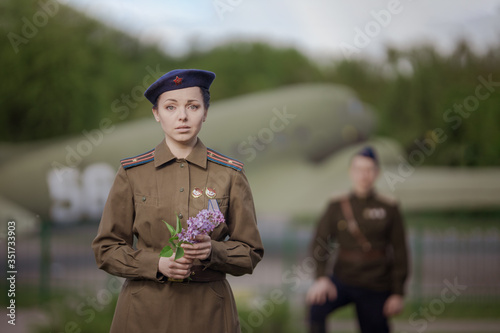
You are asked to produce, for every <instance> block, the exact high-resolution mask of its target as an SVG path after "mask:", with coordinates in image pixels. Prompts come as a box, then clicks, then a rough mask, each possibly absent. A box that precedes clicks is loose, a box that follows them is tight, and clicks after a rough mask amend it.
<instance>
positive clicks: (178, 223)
mask: <svg viewBox="0 0 500 333" xmlns="http://www.w3.org/2000/svg"><path fill="white" fill-rule="evenodd" d="M181 230H182V224H181V219H180V218H179V215H177V229H176V230H175V234H176V235H177V234H178V233H179V232H181Z"/></svg>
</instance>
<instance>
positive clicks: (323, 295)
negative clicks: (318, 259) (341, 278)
mask: <svg viewBox="0 0 500 333" xmlns="http://www.w3.org/2000/svg"><path fill="white" fill-rule="evenodd" d="M336 298H337V287H336V286H335V284H334V283H333V282H332V280H330V278H328V277H326V276H322V277H320V278H318V279H317V280H316V281H315V282H314V284H313V285H312V286H311V288H309V290H308V291H307V296H306V300H307V303H309V304H311V305H312V304H319V305H321V304H325V302H326V301H327V300H329V301H334V300H335V299H336Z"/></svg>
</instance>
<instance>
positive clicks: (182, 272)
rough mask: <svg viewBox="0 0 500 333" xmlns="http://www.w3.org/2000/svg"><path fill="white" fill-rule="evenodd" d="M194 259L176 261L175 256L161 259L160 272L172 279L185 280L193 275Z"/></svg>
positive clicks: (159, 263) (159, 262)
mask: <svg viewBox="0 0 500 333" xmlns="http://www.w3.org/2000/svg"><path fill="white" fill-rule="evenodd" d="M191 266H193V260H192V259H186V258H184V257H183V258H180V259H178V260H174V256H171V257H168V258H167V257H161V258H160V261H158V271H159V272H160V273H161V274H163V275H165V276H166V277H169V278H172V279H179V280H182V279H185V278H187V277H188V276H189V275H190V274H191Z"/></svg>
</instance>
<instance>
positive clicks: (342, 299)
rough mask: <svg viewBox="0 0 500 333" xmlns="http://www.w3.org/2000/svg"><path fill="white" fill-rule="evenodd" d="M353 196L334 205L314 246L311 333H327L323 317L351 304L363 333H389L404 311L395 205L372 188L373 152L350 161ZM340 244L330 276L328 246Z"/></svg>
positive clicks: (401, 242) (402, 250)
mask: <svg viewBox="0 0 500 333" xmlns="http://www.w3.org/2000/svg"><path fill="white" fill-rule="evenodd" d="M349 175H350V178H351V181H352V185H353V187H352V192H351V193H350V194H348V195H346V196H344V197H340V198H337V199H335V200H332V201H331V202H330V204H329V206H328V208H327V210H326V212H325V213H324V214H323V216H322V217H321V219H320V221H319V223H318V226H317V230H316V235H315V237H314V240H313V243H312V255H313V258H314V260H315V261H316V264H317V269H316V279H315V282H314V284H313V285H312V286H311V288H310V289H309V291H308V293H307V302H308V304H309V305H310V306H311V307H310V313H309V324H310V332H326V319H327V316H328V315H329V314H330V313H331V312H333V311H334V310H336V309H337V308H340V307H342V306H344V305H347V304H349V303H354V304H355V307H356V313H357V316H358V322H359V327H360V330H361V332H362V333H368V332H374V333H375V332H376V333H384V332H389V324H388V317H390V316H393V315H396V314H398V313H400V312H401V310H402V309H403V293H404V283H405V280H406V277H407V272H408V255H407V248H406V236H405V231H404V226H403V219H402V217H401V213H400V211H399V208H398V205H397V203H396V202H394V201H393V200H391V199H388V198H385V197H382V196H380V195H379V194H378V193H376V192H375V190H374V188H373V185H374V183H375V180H376V179H377V176H378V175H379V163H378V159H377V155H376V153H375V151H374V150H373V149H372V148H371V147H366V148H364V149H362V150H361V151H359V152H358V153H357V154H356V155H355V156H354V157H353V158H352V160H351V164H350V168H349ZM332 241H336V242H337V243H338V245H339V246H338V256H337V259H336V261H335V264H334V269H333V274H332V272H330V271H328V269H327V263H328V261H329V259H330V258H329V257H330V252H331V251H329V249H328V246H326V245H327V244H329V243H330V242H332Z"/></svg>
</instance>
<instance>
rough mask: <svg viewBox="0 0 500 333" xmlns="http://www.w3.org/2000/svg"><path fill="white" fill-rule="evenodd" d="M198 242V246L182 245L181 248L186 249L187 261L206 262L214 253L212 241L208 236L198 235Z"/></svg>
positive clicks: (185, 256)
mask: <svg viewBox="0 0 500 333" xmlns="http://www.w3.org/2000/svg"><path fill="white" fill-rule="evenodd" d="M196 240H197V241H198V242H199V243H196V244H182V245H181V247H182V248H183V249H184V257H183V258H186V259H190V260H194V259H199V260H205V259H207V258H208V257H209V256H210V253H211V252H212V240H211V238H210V236H208V235H198V236H196Z"/></svg>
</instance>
